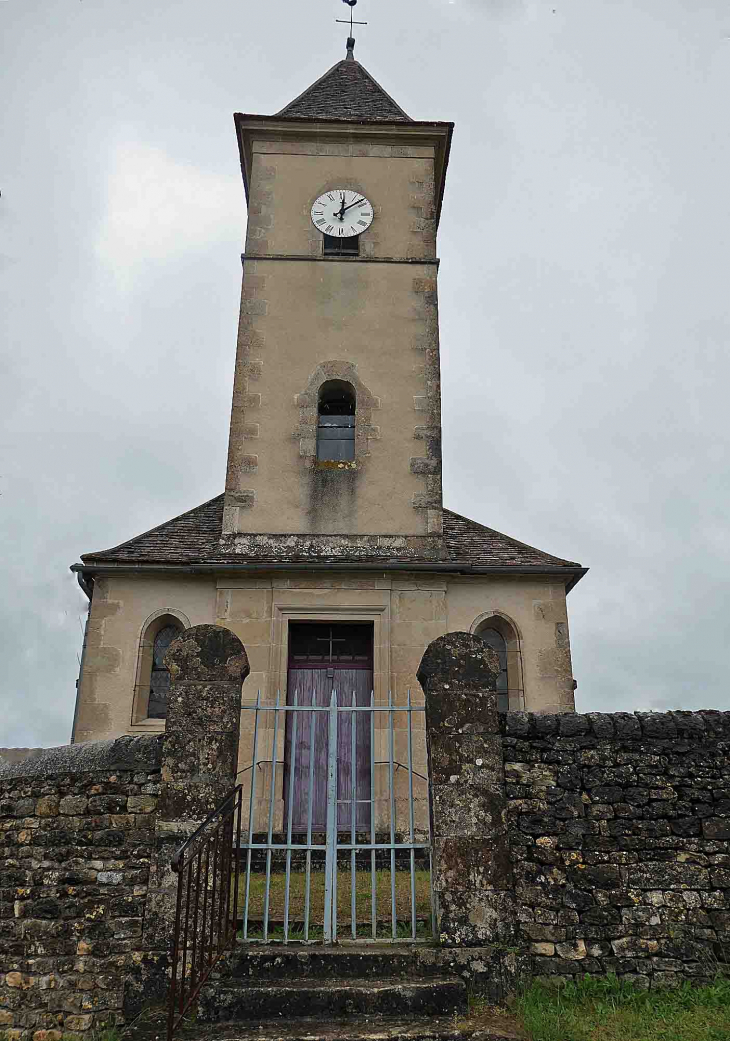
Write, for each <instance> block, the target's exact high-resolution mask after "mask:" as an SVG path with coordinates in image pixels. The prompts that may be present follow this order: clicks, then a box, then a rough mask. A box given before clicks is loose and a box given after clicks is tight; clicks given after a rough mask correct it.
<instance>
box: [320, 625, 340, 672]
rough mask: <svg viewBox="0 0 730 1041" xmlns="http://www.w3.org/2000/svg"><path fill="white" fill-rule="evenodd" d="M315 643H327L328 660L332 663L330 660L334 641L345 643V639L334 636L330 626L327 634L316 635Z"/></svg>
mask: <svg viewBox="0 0 730 1041" xmlns="http://www.w3.org/2000/svg"><path fill="white" fill-rule="evenodd" d="M317 643H329V647H330V657H329V660H330V664H332V660H333V659H332V652H333V651H334V645H335V644H336V643H347V640H346V639H345V638H344V637H337V636H334V635H333V632H332V626H330V633H329V636H318V637H317Z"/></svg>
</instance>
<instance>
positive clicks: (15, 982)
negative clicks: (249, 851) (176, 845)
mask: <svg viewBox="0 0 730 1041" xmlns="http://www.w3.org/2000/svg"><path fill="white" fill-rule="evenodd" d="M161 743H162V742H161V738H157V737H151V736H147V737H138V738H132V737H122V738H118V739H116V740H112V741H104V742H97V743H93V744H85V745H70V746H64V747H61V748H50V749H45V750H44V751H43V752H42V753H41V754H40V755H38V756H37V757H35V758H34V759H32V760H30V761H26V762H24V763H21V764H18V765H16V766H9V767H3V768H2V769H0V1030H6V1031H7V1036H8V1041H13V1039H15V1041H18V1039H25V1038H30V1037H33V1038H34V1039H35V1041H60V1038H61V1036H62V1034H68V1033H72V1034H78V1033H81V1032H84V1031H87V1030H89V1029H93V1028H96V1027H98V1026H100V1025H102V1024H106V1023H117V1022H121V1021H122V1020H123V1017H124V1007H125V1004H127V1003H129V1001H130V995H131V992H133V991H134V990H135V988H139V987H141V986H142V981H143V978H144V975H145V972H146V971H147V962H148V956H146V955H145V954H143V953H142V928H143V919H144V909H145V901H146V897H147V887H148V876H149V866H150V858H151V855H152V850H153V842H154V822H155V809H156V806H157V799H158V794H159V790H160V761H161Z"/></svg>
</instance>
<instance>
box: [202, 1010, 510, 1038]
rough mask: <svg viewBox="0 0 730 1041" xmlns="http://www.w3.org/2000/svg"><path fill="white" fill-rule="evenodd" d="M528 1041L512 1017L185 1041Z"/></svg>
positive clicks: (253, 1028) (352, 1024) (305, 1025)
mask: <svg viewBox="0 0 730 1041" xmlns="http://www.w3.org/2000/svg"><path fill="white" fill-rule="evenodd" d="M234 1039H235V1041H527V1038H526V1036H525V1034H524V1033H523V1032H522V1030H520V1028H519V1026H518V1025H517V1024H516V1023H515V1022H514V1021H513V1019H512V1017H511V1016H508V1015H494V1016H489V1015H487V1016H480V1017H479V1018H478V1019H475V1020H468V1019H461V1020H459V1019H455V1018H454V1017H453V1016H451V1017H449V1018H448V1019H446V1018H439V1017H436V1016H429V1017H428V1018H424V1019H398V1018H395V1017H393V1018H389V1019H370V1018H367V1017H364V1016H350V1017H348V1018H347V1019H340V1018H332V1019H327V1020H318V1019H286V1020H283V1019H278V1020H277V1021H275V1022H270V1023H256V1022H253V1023H252V1022H248V1023H231V1024H216V1025H214V1026H203V1025H197V1024H196V1025H195V1026H190V1027H188V1028H186V1030H185V1034H184V1038H183V1041H234Z"/></svg>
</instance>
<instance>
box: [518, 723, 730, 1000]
mask: <svg viewBox="0 0 730 1041" xmlns="http://www.w3.org/2000/svg"><path fill="white" fill-rule="evenodd" d="M502 727H503V749H504V761H505V764H504V770H505V782H506V794H507V800H508V814H509V838H510V844H511V851H512V863H513V866H514V873H515V888H516V896H517V918H518V923H519V933H520V934H521V939H522V942H523V943H524V944H525V945H526V947H527V949H528V950H529V951H530V952H531V954H532V971H533V974H534V976H536V977H556V976H557V977H573V976H575V975H576V974H581V973H591V974H599V973H608V972H615V973H617V974H618V975H620V976H622V977H624V978H627V979H630V980H632V981H633V982H635V983H637V984H639V985H640V986H644V987H648V986H650V985H652V986H659V985H662V986H672V985H676V984H677V983H679V982H681V981H682V980H683V979H691V980H694V981H696V982H699V981H704V980H707V979H708V978H710V977H711V976H712V975H714V973H715V972H716V971H717V969H718V968H719V967H720V966H721V965H722V964H723V962H724V963H725V964H726V965H727V963H728V962H730V712H669V713H656V714H654V713H636V714H635V715H630V714H627V713H614V714H611V715H603V714H599V713H590V714H588V715H562V716H557V715H555V716H551V715H534V714H523V713H515V714H510V715H509V716H507V717H506V718H503V721H502Z"/></svg>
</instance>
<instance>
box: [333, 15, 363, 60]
mask: <svg viewBox="0 0 730 1041" xmlns="http://www.w3.org/2000/svg"><path fill="white" fill-rule="evenodd" d="M342 3H343V4H347V6H348V7H349V8H350V17H349V19H345V18H336V19H335V21H336V22H339V24H340V25H349V26H350V35H349V37H348V39H347V58H348V60H349V61H354V60H355V26H356V25H367V24H368V23H367V22H356V21H355V4H356V3H357V0H342Z"/></svg>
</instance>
